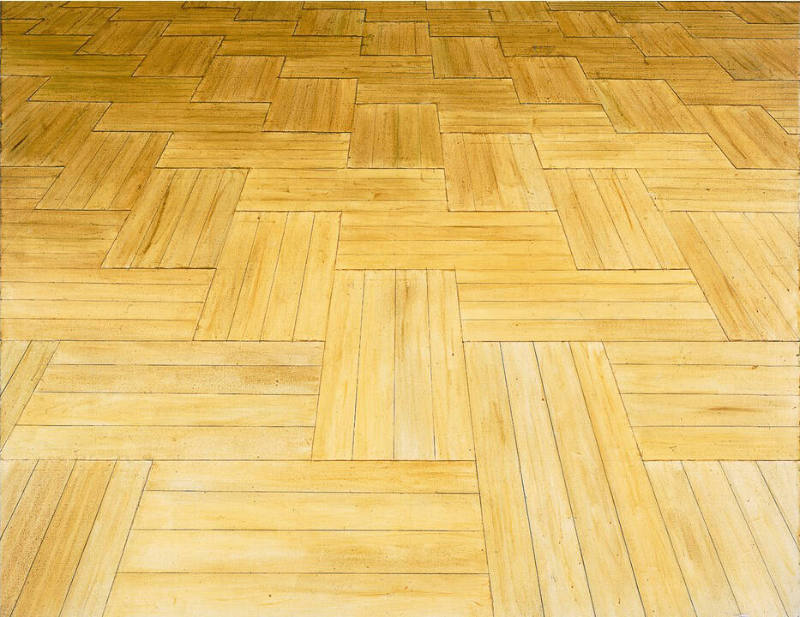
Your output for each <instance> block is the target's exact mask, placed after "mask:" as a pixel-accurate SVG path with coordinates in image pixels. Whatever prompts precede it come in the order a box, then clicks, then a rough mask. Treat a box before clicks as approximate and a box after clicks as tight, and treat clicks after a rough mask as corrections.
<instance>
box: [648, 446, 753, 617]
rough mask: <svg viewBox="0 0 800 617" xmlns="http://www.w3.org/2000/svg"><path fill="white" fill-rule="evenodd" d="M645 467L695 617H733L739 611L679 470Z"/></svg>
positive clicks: (662, 464) (651, 463) (659, 465)
mask: <svg viewBox="0 0 800 617" xmlns="http://www.w3.org/2000/svg"><path fill="white" fill-rule="evenodd" d="M645 467H646V468H647V473H648V475H649V477H650V482H651V484H652V487H653V492H654V493H655V495H656V498H657V499H658V504H659V506H660V509H661V514H662V516H663V518H664V523H665V525H666V527H667V532H668V533H669V537H670V541H671V543H672V548H673V550H674V551H675V556H676V557H677V559H678V563H680V566H681V571H682V573H683V578H684V580H685V581H686V587H687V588H688V589H689V592H690V593H691V596H692V604H693V605H694V608H695V611H696V612H697V615H698V617H706V616H708V617H712V616H713V615H716V614H717V613H718V612H719V611H720V610H724V611H728V612H730V613H733V614H735V613H736V612H737V611H738V610H739V608H738V606H737V603H736V600H735V599H734V597H733V592H732V591H731V586H730V583H729V582H728V578H727V576H726V574H725V571H724V570H723V568H722V564H721V563H720V558H719V555H718V552H717V549H716V547H715V546H714V540H713V539H712V536H711V535H710V534H709V530H708V529H707V527H706V521H705V520H704V518H703V513H702V512H701V511H700V508H699V506H698V504H697V501H696V500H695V495H694V493H693V490H692V486H691V485H690V484H689V479H688V478H687V476H686V473H685V472H684V469H683V466H682V465H681V463H680V462H678V461H674V462H656V461H649V462H647V463H645Z"/></svg>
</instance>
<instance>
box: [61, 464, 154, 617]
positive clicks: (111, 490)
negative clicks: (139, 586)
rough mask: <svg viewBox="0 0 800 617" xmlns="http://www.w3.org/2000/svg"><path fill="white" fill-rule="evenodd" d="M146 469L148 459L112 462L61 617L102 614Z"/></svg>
mask: <svg viewBox="0 0 800 617" xmlns="http://www.w3.org/2000/svg"><path fill="white" fill-rule="evenodd" d="M149 469H150V463H149V462H148V461H129V462H122V461H120V462H117V463H116V464H115V465H114V470H113V472H112V474H111V479H110V480H109V482H108V486H107V487H106V491H105V494H104V495H103V501H102V502H101V504H100V507H99V509H98V511H97V516H96V518H95V519H94V523H93V525H92V531H91V533H90V534H89V537H88V539H87V540H86V545H85V546H84V547H83V552H82V553H81V558H80V561H79V562H78V566H77V568H76V569H75V575H74V577H73V579H72V582H71V584H70V587H69V592H68V593H67V596H66V598H65V599H64V606H63V607H62V609H61V613H60V615H61V616H63V617H74V616H78V615H80V616H84V617H102V615H103V614H104V612H105V608H106V601H107V600H108V594H109V592H110V591H111V585H112V583H113V582H114V577H115V574H116V571H117V565H118V564H119V560H120V557H122V550H123V548H124V546H125V542H126V541H127V539H128V531H129V530H130V526H131V523H132V521H133V516H134V512H135V511H136V508H137V506H138V504H139V497H140V495H141V494H142V489H143V488H144V484H145V481H146V479H147V472H148V471H149Z"/></svg>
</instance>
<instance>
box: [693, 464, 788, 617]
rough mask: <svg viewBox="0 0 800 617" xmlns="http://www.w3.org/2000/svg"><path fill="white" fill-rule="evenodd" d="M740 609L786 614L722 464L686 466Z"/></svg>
mask: <svg viewBox="0 0 800 617" xmlns="http://www.w3.org/2000/svg"><path fill="white" fill-rule="evenodd" d="M684 468H685V469H686V474H687V475H688V477H689V482H690V483H691V485H692V489H693V491H694V494H695V497H696V499H697V502H698V503H699V505H700V510H701V511H702V513H703V518H704V519H705V522H706V525H707V526H708V530H709V533H710V534H711V537H712V538H713V540H714V546H715V547H716V548H717V553H718V554H719V558H720V561H721V562H722V565H723V567H724V568H725V573H726V575H727V578H728V581H729V582H730V584H731V588H732V589H733V594H734V596H735V597H736V603H737V604H738V605H739V610H740V611H743V612H745V613H752V614H756V615H757V614H759V613H763V614H768V615H786V614H787V613H786V610H785V609H784V607H783V606H782V605H781V601H780V598H779V597H778V593H777V590H776V589H775V584H774V583H773V581H772V579H771V578H770V576H769V572H768V571H767V568H766V566H765V565H764V561H763V558H762V556H761V554H760V553H759V551H758V547H757V546H756V543H755V540H754V539H753V536H752V534H751V532H750V530H749V528H748V525H747V522H746V520H745V518H744V515H743V514H742V511H741V510H740V508H739V506H738V504H737V502H736V497H735V496H734V493H733V490H732V489H731V486H730V484H728V480H727V478H726V476H725V472H724V471H723V470H722V467H721V466H720V464H719V463H718V462H704V463H700V462H687V463H684Z"/></svg>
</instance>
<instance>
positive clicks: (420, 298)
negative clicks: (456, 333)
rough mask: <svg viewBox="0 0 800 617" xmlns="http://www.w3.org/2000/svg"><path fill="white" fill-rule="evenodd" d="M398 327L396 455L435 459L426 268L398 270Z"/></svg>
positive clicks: (396, 349)
mask: <svg viewBox="0 0 800 617" xmlns="http://www.w3.org/2000/svg"><path fill="white" fill-rule="evenodd" d="M394 327H395V351H394V364H395V376H394V377H395V379H394V399H395V408H394V456H395V457H396V458H398V459H433V458H435V456H436V453H435V434H434V430H435V425H434V411H433V392H432V384H431V342H430V324H429V322H428V284H427V278H426V275H425V272H422V271H419V270H410V271H401V272H398V273H397V274H396V283H395V324H394Z"/></svg>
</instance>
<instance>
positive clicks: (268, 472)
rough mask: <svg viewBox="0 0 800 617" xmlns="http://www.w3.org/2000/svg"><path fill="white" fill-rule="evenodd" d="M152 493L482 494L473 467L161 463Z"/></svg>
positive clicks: (414, 463) (441, 464)
mask: <svg viewBox="0 0 800 617" xmlns="http://www.w3.org/2000/svg"><path fill="white" fill-rule="evenodd" d="M147 488H148V489H149V490H174V491H248V490H252V491H281V492H285V491H306V492H313V491H327V492H331V493H342V492H344V493H477V491H478V484H477V478H476V475H475V464H474V463H473V462H472V461H386V460H383V461H260V462H254V461H215V462H203V461H191V462H179V461H159V462H155V463H154V464H153V468H152V470H151V472H150V477H149V479H148V485H147Z"/></svg>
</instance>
